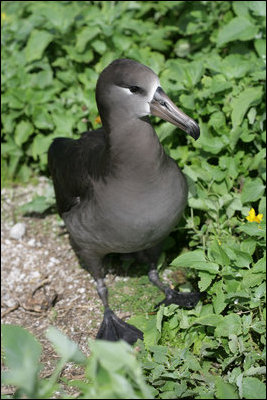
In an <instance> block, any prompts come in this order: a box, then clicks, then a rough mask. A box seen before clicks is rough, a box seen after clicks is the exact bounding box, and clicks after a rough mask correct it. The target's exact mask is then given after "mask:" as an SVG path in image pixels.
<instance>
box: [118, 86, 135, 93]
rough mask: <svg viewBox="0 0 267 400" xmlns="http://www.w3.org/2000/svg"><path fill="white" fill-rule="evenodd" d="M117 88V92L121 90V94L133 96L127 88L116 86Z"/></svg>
mask: <svg viewBox="0 0 267 400" xmlns="http://www.w3.org/2000/svg"><path fill="white" fill-rule="evenodd" d="M118 88H119V90H121V91H122V92H124V93H126V94H129V95H133V94H134V93H132V92H131V91H130V89H129V88H127V87H122V86H118Z"/></svg>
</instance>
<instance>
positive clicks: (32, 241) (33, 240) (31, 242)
mask: <svg viewBox="0 0 267 400" xmlns="http://www.w3.org/2000/svg"><path fill="white" fill-rule="evenodd" d="M28 245H29V246H31V247H34V246H35V239H34V238H32V239H30V240H29V241H28Z"/></svg>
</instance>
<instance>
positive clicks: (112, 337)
mask: <svg viewBox="0 0 267 400" xmlns="http://www.w3.org/2000/svg"><path fill="white" fill-rule="evenodd" d="M96 283H97V293H98V295H99V297H100V299H101V300H102V302H103V305H104V307H105V311H104V319H103V321H102V323H101V326H100V328H99V331H98V333H97V336H96V339H104V340H109V341H112V342H115V341H117V340H121V339H122V340H125V341H126V342H127V343H129V344H133V343H135V342H136V341H137V339H141V340H142V339H143V333H142V332H141V331H140V330H139V329H137V328H136V327H135V326H133V325H130V324H127V323H126V322H124V321H123V320H122V319H120V318H118V317H117V315H116V314H115V313H114V312H113V311H112V310H111V309H110V308H109V305H108V290H107V287H106V285H105V283H104V280H103V279H97V281H96Z"/></svg>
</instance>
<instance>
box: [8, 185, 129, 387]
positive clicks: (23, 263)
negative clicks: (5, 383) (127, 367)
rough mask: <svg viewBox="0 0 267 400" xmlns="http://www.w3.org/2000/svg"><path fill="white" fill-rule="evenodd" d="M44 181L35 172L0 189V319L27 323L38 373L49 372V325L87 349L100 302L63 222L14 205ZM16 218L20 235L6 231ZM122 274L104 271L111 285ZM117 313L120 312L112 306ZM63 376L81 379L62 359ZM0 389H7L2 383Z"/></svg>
mask: <svg viewBox="0 0 267 400" xmlns="http://www.w3.org/2000/svg"><path fill="white" fill-rule="evenodd" d="M48 185H49V183H48V181H47V180H46V179H45V178H41V179H40V180H39V183H38V185H37V186H33V185H27V186H24V187H23V186H17V187H12V188H4V189H2V225H1V258H2V274H1V284H2V299H1V314H2V315H1V317H2V318H1V320H2V321H1V322H2V323H4V324H15V325H19V326H22V327H24V328H26V329H28V330H29V331H30V332H31V333H33V334H34V335H35V337H37V338H38V340H39V341H40V342H41V344H42V346H43V355H42V359H41V362H42V363H43V364H44V369H43V370H42V373H41V374H42V376H44V377H45V376H49V375H50V374H51V373H52V372H53V365H54V364H55V362H56V360H57V355H56V353H55V352H54V351H53V349H52V347H51V345H50V344H49V342H48V340H47V339H46V337H45V331H46V329H47V328H48V327H49V326H50V325H53V326H56V327H57V328H59V329H60V330H61V331H62V332H64V333H65V334H67V335H68V337H69V338H71V339H72V340H74V341H75V342H76V343H77V344H78V345H79V347H80V349H81V350H82V351H83V353H84V354H86V355H89V353H90V349H89V347H88V338H95V336H96V333H97V331H98V328H99V325H100V323H101V321H102V304H101V301H100V300H99V298H98V296H97V294H96V290H95V285H94V281H93V279H92V277H91V276H90V275H89V274H88V272H86V271H85V270H83V269H82V268H81V267H80V265H79V262H78V260H77V258H76V256H75V254H74V252H73V250H72V249H71V246H70V244H69V240H68V234H67V232H66V231H65V229H64V224H63V222H62V220H61V219H59V217H58V216H57V215H56V214H51V215H47V216H46V217H45V218H40V217H36V216H35V217H34V216H30V217H29V216H23V215H22V214H21V213H20V212H18V209H19V206H20V205H22V204H25V203H27V202H28V201H31V200H32V198H33V196H34V195H35V194H39V195H43V194H44V193H45V191H46V190H47V187H48ZM18 222H22V223H24V224H25V226H26V231H25V234H24V235H23V236H22V238H21V239H18V240H17V239H13V238H12V237H10V230H11V228H12V227H13V226H14V225H15V224H16V223H18ZM127 279H128V278H126V277H120V276H117V277H115V276H113V275H112V274H108V275H107V277H106V281H107V284H108V285H109V287H111V288H112V285H113V284H114V283H115V282H118V280H127ZM116 312H117V314H118V316H119V317H121V318H124V317H125V315H123V314H124V313H123V312H120V310H116ZM63 374H64V376H66V377H67V378H76V379H77V378H78V379H81V378H82V376H83V371H82V370H81V369H79V368H76V367H73V366H72V365H71V364H69V365H67V366H66V368H65V370H64V372H63ZM4 392H5V393H10V392H11V393H12V390H10V389H8V388H6V389H4Z"/></svg>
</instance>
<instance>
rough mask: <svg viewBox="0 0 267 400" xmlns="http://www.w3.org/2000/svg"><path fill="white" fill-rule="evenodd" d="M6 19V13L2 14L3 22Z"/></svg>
mask: <svg viewBox="0 0 267 400" xmlns="http://www.w3.org/2000/svg"><path fill="white" fill-rule="evenodd" d="M5 19H6V13H5V12H2V13H1V20H2V21H4V20H5Z"/></svg>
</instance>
